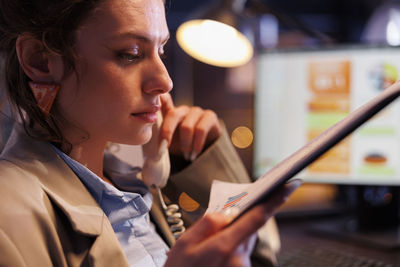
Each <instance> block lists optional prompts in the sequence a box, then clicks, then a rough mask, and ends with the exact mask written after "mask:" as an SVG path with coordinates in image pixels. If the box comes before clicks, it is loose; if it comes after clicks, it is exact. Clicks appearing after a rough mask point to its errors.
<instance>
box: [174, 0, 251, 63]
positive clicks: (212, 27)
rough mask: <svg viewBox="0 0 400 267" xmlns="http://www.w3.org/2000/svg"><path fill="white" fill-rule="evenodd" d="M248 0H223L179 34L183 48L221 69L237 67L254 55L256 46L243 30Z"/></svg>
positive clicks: (182, 28)
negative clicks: (244, 12) (242, 15)
mask: <svg viewBox="0 0 400 267" xmlns="http://www.w3.org/2000/svg"><path fill="white" fill-rule="evenodd" d="M245 3H246V1H245V0H221V1H219V2H217V3H216V4H214V5H212V6H210V7H209V8H208V9H207V10H205V11H204V12H203V14H202V15H201V16H198V17H199V18H198V19H193V20H189V21H187V22H184V23H183V24H182V25H181V26H179V28H178V29H177V32H176V38H177V41H178V44H179V45H180V46H181V48H182V49H183V50H184V51H185V52H186V53H187V54H189V55H190V56H192V57H193V58H195V59H197V60H199V61H201V62H204V63H207V64H210V65H214V66H218V67H225V68H228V67H237V66H240V65H244V64H245V63H247V62H248V61H249V60H250V59H251V58H252V56H253V46H252V44H251V43H250V41H249V40H248V39H247V38H246V36H245V35H244V34H243V33H241V32H240V31H239V30H237V29H238V28H239V25H240V22H241V19H242V17H241V13H242V12H243V11H244V5H245ZM200 17H201V18H200Z"/></svg>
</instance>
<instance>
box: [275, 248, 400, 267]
mask: <svg viewBox="0 0 400 267" xmlns="http://www.w3.org/2000/svg"><path fill="white" fill-rule="evenodd" d="M278 264H279V266H280V267H303V266H304V267H306V266H307V267H335V266H338V267H339V266H340V267H353V266H357V267H358V266H363V267H370V266H371V267H394V265H393V264H388V263H385V262H383V261H381V260H376V259H371V258H367V257H364V256H360V255H355V254H352V253H349V252H346V251H340V250H337V249H330V248H321V247H305V248H302V249H293V250H290V251H282V252H281V253H280V254H279V255H278Z"/></svg>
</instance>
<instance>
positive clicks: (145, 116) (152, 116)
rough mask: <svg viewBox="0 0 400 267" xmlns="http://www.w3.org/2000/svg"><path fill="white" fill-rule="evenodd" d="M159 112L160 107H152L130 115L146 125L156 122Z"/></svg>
mask: <svg viewBox="0 0 400 267" xmlns="http://www.w3.org/2000/svg"><path fill="white" fill-rule="evenodd" d="M159 110H160V106H158V105H157V106H152V107H150V108H147V109H144V110H143V111H141V112H136V113H131V115H132V116H133V117H135V118H138V119H141V120H143V121H145V122H147V123H155V122H156V121H157V112H158V111H159Z"/></svg>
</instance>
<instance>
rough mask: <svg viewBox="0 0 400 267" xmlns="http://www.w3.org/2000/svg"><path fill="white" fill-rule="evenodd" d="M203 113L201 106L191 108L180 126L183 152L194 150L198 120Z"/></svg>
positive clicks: (180, 142) (180, 140)
mask: <svg viewBox="0 0 400 267" xmlns="http://www.w3.org/2000/svg"><path fill="white" fill-rule="evenodd" d="M202 115H203V110H202V109H201V108H199V107H192V108H190V110H189V112H188V113H187V114H186V116H185V118H184V119H183V121H182V122H181V124H180V127H179V145H180V148H181V150H182V152H192V150H193V148H192V144H193V138H194V133H195V129H196V128H197V124H198V121H199V120H200V118H201V117H202Z"/></svg>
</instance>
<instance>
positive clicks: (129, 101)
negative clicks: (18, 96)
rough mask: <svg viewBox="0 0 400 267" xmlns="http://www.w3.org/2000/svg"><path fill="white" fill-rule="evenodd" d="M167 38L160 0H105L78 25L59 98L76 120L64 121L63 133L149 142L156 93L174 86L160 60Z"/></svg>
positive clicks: (63, 108)
mask: <svg viewBox="0 0 400 267" xmlns="http://www.w3.org/2000/svg"><path fill="white" fill-rule="evenodd" d="M168 38H169V32H168V28H167V24H166V20H165V13H164V5H163V2H162V1H161V0H106V1H103V2H102V3H101V4H100V5H99V7H98V8H96V9H95V10H94V11H93V14H92V15H91V16H90V17H89V18H87V19H86V20H85V21H84V22H83V24H82V25H81V26H80V27H79V29H78V30H77V32H76V47H75V51H76V54H77V56H78V59H77V61H76V72H72V73H70V74H68V75H66V76H65V77H64V78H63V79H62V81H61V89H60V92H59V95H58V97H57V104H58V105H59V108H60V109H61V112H62V113H63V115H64V116H65V117H66V119H67V120H68V121H70V122H71V123H72V125H75V126H77V127H72V126H68V127H67V126H64V128H63V129H62V130H63V132H64V134H65V135H66V137H67V138H69V139H70V140H71V141H72V142H73V143H74V142H77V141H80V140H81V139H82V138H85V137H87V134H89V138H90V139H89V140H91V141H95V142H106V141H112V142H118V143H127V144H143V143H145V142H147V141H148V140H149V139H150V137H151V126H152V125H153V123H154V122H155V120H156V112H157V111H158V110H159V108H160V99H159V96H160V94H164V93H166V92H168V91H170V90H171V89H172V81H171V79H170V77H169V75H168V73H167V70H166V68H165V66H164V64H163V62H162V60H161V56H162V54H163V53H164V51H163V47H164V45H165V43H166V42H167V40H168ZM77 129H80V130H79V131H78V130H77ZM82 130H83V131H82Z"/></svg>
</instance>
